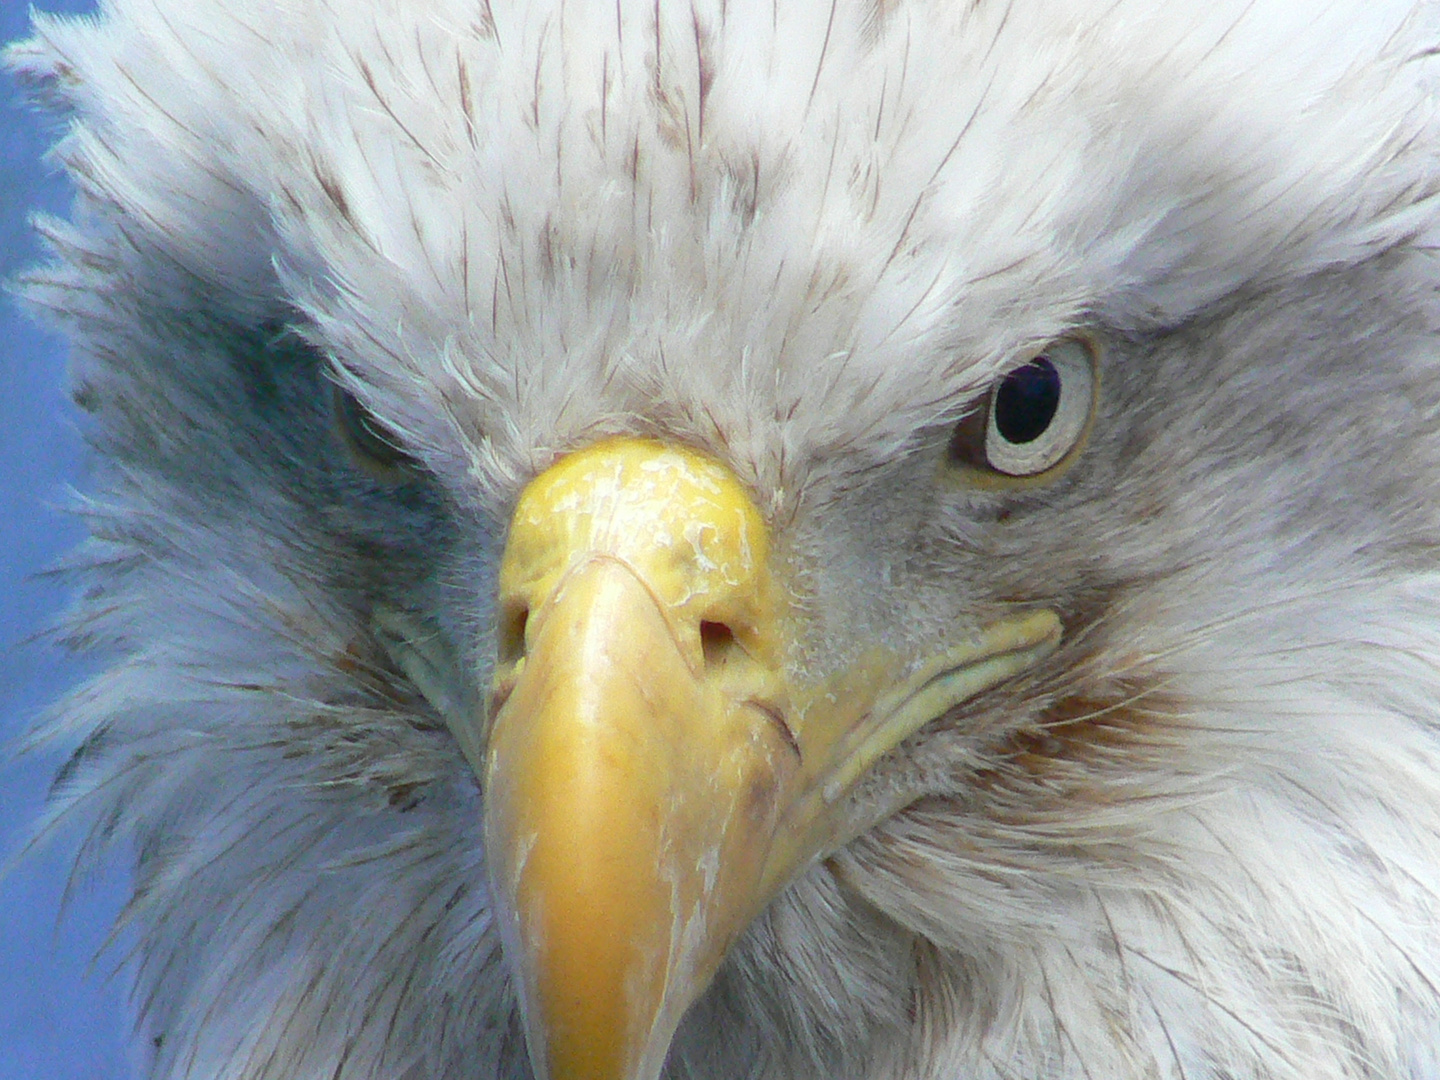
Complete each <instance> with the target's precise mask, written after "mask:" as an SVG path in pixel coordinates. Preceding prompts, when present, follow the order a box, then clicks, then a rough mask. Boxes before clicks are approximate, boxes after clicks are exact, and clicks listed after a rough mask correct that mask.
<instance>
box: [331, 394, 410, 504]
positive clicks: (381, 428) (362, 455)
mask: <svg viewBox="0 0 1440 1080" xmlns="http://www.w3.org/2000/svg"><path fill="white" fill-rule="evenodd" d="M330 401H331V409H330V412H331V417H332V426H333V427H334V428H335V431H336V433H337V435H338V437H339V439H340V441H341V442H342V443H343V444H344V446H345V449H346V451H347V452H348V453H349V456H350V459H351V460H352V461H353V462H354V463H355V464H356V465H357V466H359V467H360V468H361V469H362V470H364V471H365V472H366V473H368V474H369V475H370V476H372V477H373V478H375V479H377V480H380V481H381V482H383V483H387V484H396V483H403V482H405V481H406V480H410V479H413V477H414V475H415V472H416V470H417V469H418V468H419V463H418V462H417V461H416V460H415V457H414V455H412V454H411V453H410V452H409V451H408V450H406V449H405V445H404V443H403V441H402V440H401V439H400V437H399V436H397V435H396V434H395V433H394V432H392V431H391V430H390V429H389V428H387V427H386V426H385V425H384V424H383V423H381V421H379V420H378V419H376V417H375V415H374V413H372V412H371V411H370V410H369V409H368V408H366V407H365V404H364V402H362V401H361V400H360V399H359V398H357V397H356V396H355V395H354V394H352V393H350V391H348V390H346V389H345V388H344V387H343V386H341V385H340V384H338V383H331V390H330Z"/></svg>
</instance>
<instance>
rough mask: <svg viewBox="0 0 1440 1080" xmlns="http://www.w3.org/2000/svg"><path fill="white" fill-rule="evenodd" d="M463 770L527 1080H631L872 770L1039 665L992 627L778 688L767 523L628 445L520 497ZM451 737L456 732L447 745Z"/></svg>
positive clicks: (1009, 626) (662, 455) (646, 448)
mask: <svg viewBox="0 0 1440 1080" xmlns="http://www.w3.org/2000/svg"><path fill="white" fill-rule="evenodd" d="M500 604H501V610H502V623H503V625H502V634H501V644H500V664H499V667H498V668H497V673H496V676H495V684H494V687H493V690H492V713H491V718H490V726H489V730H488V733H480V732H471V733H466V735H467V736H468V737H464V738H462V739H461V742H462V745H464V746H466V749H467V753H469V754H470V755H471V756H472V760H473V759H474V758H475V757H478V756H479V753H480V747H481V745H483V746H484V751H483V762H482V761H475V764H476V766H477V771H480V772H481V776H482V785H483V789H484V798H485V840H486V852H487V859H488V863H489V874H490V881H491V887H492V891H493V897H494V903H495V908H496V911H497V914H498V917H499V919H500V924H501V934H502V939H503V942H504V948H505V951H506V954H507V959H508V961H509V963H510V966H511V970H512V972H513V973H514V975H515V978H516V985H517V988H518V992H519V998H520V1002H521V1008H522V1011H523V1014H524V1019H525V1029H526V1038H527V1040H528V1043H529V1048H530V1054H531V1059H532V1062H533V1064H534V1067H535V1072H536V1074H537V1076H539V1077H540V1078H541V1080H546V1078H549V1080H654V1078H655V1077H657V1076H658V1075H659V1073H660V1070H661V1068H662V1066H663V1065H664V1060H665V1054H666V1052H667V1050H668V1048H669V1044H670V1041H671V1038H672V1037H673V1035H674V1032H675V1029H676V1026H677V1025H678V1024H679V1022H680V1019H681V1017H682V1016H683V1015H684V1013H685V1010H686V1009H687V1008H688V1007H689V1006H690V1005H691V1004H692V1003H693V1001H694V1000H695V998H696V997H698V995H699V994H700V993H701V992H703V990H704V989H705V987H706V986H707V985H708V983H709V981H710V979H711V978H712V976H713V975H714V973H715V971H716V969H717V968H718V967H719V965H720V963H721V961H722V960H723V959H724V956H725V953H726V951H727V950H728V948H729V947H730V944H731V943H732V942H733V941H734V939H735V938H736V937H737V936H738V935H739V934H740V933H741V932H742V931H743V930H744V929H745V927H746V926H747V925H748V924H749V923H750V921H751V920H752V919H753V918H754V917H755V916H756V915H757V914H759V912H760V911H761V910H762V909H763V908H764V907H765V905H766V904H767V903H768V902H769V901H770V899H771V898H772V897H773V896H774V895H775V893H776V892H777V891H778V890H779V889H781V888H782V887H784V885H785V884H787V883H788V882H789V881H791V880H793V878H794V877H795V876H796V875H797V874H799V873H800V872H802V871H803V870H804V869H805V868H806V867H807V866H808V865H810V863H811V862H813V861H814V860H815V859H817V858H819V857H821V856H823V855H824V854H826V853H828V852H830V851H833V850H835V848H837V847H839V846H840V845H842V844H844V843H846V842H848V840H849V839H851V838H852V837H853V836H854V835H855V834H856V832H857V831H858V830H859V829H862V828H864V827H866V826H867V825H868V824H869V823H870V822H871V821H873V820H874V819H873V815H872V817H871V818H870V820H869V821H861V822H857V821H855V820H850V819H848V818H847V817H846V814H845V802H844V796H845V795H847V794H848V793H849V792H850V790H851V789H852V788H853V786H854V784H855V782H856V781H857V780H858V779H860V777H861V776H863V775H864V773H865V772H866V770H867V769H868V768H869V767H870V765H871V764H873V763H874V762H875V761H876V760H878V759H879V758H880V757H881V756H882V755H883V754H884V753H886V752H887V751H888V750H890V749H891V748H893V747H894V746H895V745H896V744H897V743H898V742H899V741H901V740H902V739H904V738H905V737H907V736H908V735H910V734H912V733H913V732H914V731H915V730H917V729H918V728H919V727H920V726H922V725H923V724H924V723H926V722H928V721H929V720H930V719H933V718H934V717H935V716H937V715H939V714H940V713H942V712H944V711H945V710H946V709H948V708H950V707H951V706H952V705H953V704H955V703H957V702H958V701H961V700H964V699H965V698H967V697H969V696H972V695H973V694H975V693H976V692H978V691H979V690H981V689H984V688H985V687H987V686H989V685H992V684H993V683H995V682H996V681H998V680H999V679H1002V678H1005V677H1007V676H1009V675H1011V674H1013V673H1014V672H1016V671H1018V670H1021V669H1022V668H1024V667H1025V666H1027V665H1028V664H1031V663H1033V662H1034V661H1035V660H1036V659H1037V658H1039V657H1040V656H1042V655H1044V654H1045V653H1046V652H1048V651H1049V649H1050V648H1052V647H1053V645H1054V643H1055V641H1056V640H1057V638H1058V634H1059V624H1058V621H1057V620H1056V618H1055V616H1054V615H1053V614H1051V613H1049V612H1043V611H1042V612H1032V613H1029V614H1026V615H1023V616H1017V617H1014V618H1010V619H1005V620H1002V621H1000V622H997V623H995V624H992V625H991V626H990V627H989V628H987V629H986V630H985V631H983V632H982V633H981V634H979V635H978V636H977V637H976V638H975V639H974V640H971V641H967V642H966V643H965V644H963V645H962V646H960V647H959V648H957V649H952V650H949V651H947V652H946V653H944V654H943V655H941V656H938V657H934V658H932V659H931V660H930V661H929V662H927V663H925V664H922V665H920V666H919V667H918V669H917V668H916V667H915V665H913V664H909V665H907V664H904V663H902V662H901V661H900V659H899V658H896V657H894V656H889V655H885V654H883V653H880V652H879V651H877V652H875V653H874V654H873V655H871V656H868V657H867V658H866V659H865V660H864V661H863V662H861V663H859V664H857V665H854V666H853V667H852V668H851V669H850V670H849V671H847V672H846V673H845V674H844V675H843V676H841V677H839V678H838V679H831V680H829V681H828V682H826V683H823V684H819V683H816V684H807V685H801V684H798V683H797V682H796V680H794V679H792V678H790V677H789V676H788V675H787V671H786V655H787V645H788V640H787V638H788V635H787V632H786V625H787V617H788V613H787V610H786V605H785V596H784V594H783V593H782V592H781V591H780V590H779V589H777V587H776V584H775V583H774V581H773V580H772V577H771V567H770V561H769V551H768V533H767V529H766V527H765V523H764V521H763V519H762V518H761V516H760V514H759V513H758V511H757V510H756V509H755V506H754V504H753V502H752V501H751V499H750V498H749V496H748V495H747V493H746V492H745V490H744V488H743V487H742V486H741V485H740V484H739V482H738V481H737V480H736V479H735V478H734V476H733V475H731V474H730V473H729V472H728V470H726V469H724V468H723V467H721V466H720V465H718V464H716V463H715V462H713V461H710V460H708V459H706V458H703V457H701V456H699V455H698V454H695V453H692V452H689V451H686V450H681V449H675V448H668V447H664V446H661V445H659V444H655V443H650V442H644V441H639V440H615V441H611V442H607V443H602V444H600V445H598V446H595V447H592V448H590V449H588V450H585V451H582V452H580V453H577V454H574V455H572V456H571V457H569V458H566V459H564V460H563V461H561V462H560V463H558V464H557V465H555V466H554V467H552V468H551V469H550V470H549V471H547V472H546V473H544V474H543V475H541V476H540V477H539V478H537V479H536V480H535V481H534V482H533V483H532V484H531V485H530V486H529V487H528V488H527V489H526V491H525V492H524V493H523V495H522V497H521V500H520V503H519V505H518V506H517V508H516V510H515V515H514V518H513V521H512V523H511V528H510V535H509V540H508V543H507V547H506V551H505V555H504V558H503V561H502V564H501V570H500ZM457 734H460V733H458V732H457Z"/></svg>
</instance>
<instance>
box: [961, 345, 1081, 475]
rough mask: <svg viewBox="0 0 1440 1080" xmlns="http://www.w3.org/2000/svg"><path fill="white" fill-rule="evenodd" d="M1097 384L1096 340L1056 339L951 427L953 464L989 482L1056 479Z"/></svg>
mask: <svg viewBox="0 0 1440 1080" xmlns="http://www.w3.org/2000/svg"><path fill="white" fill-rule="evenodd" d="M1099 384H1100V380H1099V372H1098V365H1097V357H1096V348H1095V346H1094V344H1093V342H1091V341H1089V340H1088V339H1081V338H1076V337H1065V338H1060V339H1059V340H1057V341H1055V342H1053V343H1051V344H1050V345H1048V346H1046V347H1045V348H1044V349H1043V350H1041V351H1040V352H1038V353H1036V354H1035V355H1033V356H1032V357H1031V358H1030V359H1029V360H1028V361H1027V362H1026V363H1024V364H1020V365H1018V366H1016V367H1013V368H1011V369H1010V370H1008V371H1006V372H1005V373H1004V374H1003V375H1001V376H1000V377H999V378H997V379H996V380H995V383H994V384H993V385H992V386H991V388H990V391H989V392H988V393H987V394H986V395H985V397H984V398H982V399H981V400H980V401H979V402H978V403H977V404H976V407H975V409H974V410H972V411H971V412H970V413H969V414H967V415H966V416H965V417H963V418H962V419H961V420H960V422H959V423H958V424H957V425H956V426H955V431H954V434H953V435H952V436H951V439H950V446H949V452H948V455H947V457H948V459H949V461H950V463H951V464H952V465H955V466H958V467H960V468H962V469H963V470H964V471H965V472H966V474H967V475H968V476H969V477H970V478H972V479H979V480H981V481H982V482H985V483H987V484H988V486H1002V487H1005V486H1013V485H1016V484H1025V483H1029V482H1034V481H1044V480H1049V479H1053V477H1054V476H1056V475H1058V474H1059V472H1061V471H1063V469H1064V467H1066V466H1067V465H1068V464H1069V463H1070V462H1071V461H1073V460H1074V458H1075V456H1076V455H1077V454H1078V452H1079V450H1080V449H1081V448H1082V447H1083V445H1084V443H1085V440H1086V436H1087V435H1088V434H1089V431H1090V425H1091V423H1092V422H1093V419H1094V415H1095V408H1096V404H1097V402H1098V401H1099Z"/></svg>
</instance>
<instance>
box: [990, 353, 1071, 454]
mask: <svg viewBox="0 0 1440 1080" xmlns="http://www.w3.org/2000/svg"><path fill="white" fill-rule="evenodd" d="M1059 406H1060V372H1058V371H1056V370H1055V365H1054V364H1052V363H1051V362H1050V361H1049V360H1047V359H1046V358H1045V357H1043V356H1041V357H1038V358H1037V359H1034V360H1031V361H1030V363H1028V364H1026V365H1025V366H1024V367H1022V368H1018V369H1016V370H1015V371H1012V372H1011V373H1010V374H1009V375H1006V376H1005V378H1004V380H1003V381H1002V382H1001V383H1000V389H999V390H997V391H995V406H994V408H995V428H996V430H998V431H999V432H1000V434H1001V435H1002V436H1004V438H1005V440H1006V441H1007V442H1012V443H1027V442H1033V441H1034V440H1035V439H1038V438H1039V437H1040V436H1041V435H1043V434H1045V429H1046V428H1048V427H1049V426H1050V421H1051V420H1054V419H1055V410H1056V409H1057V408H1058V407H1059Z"/></svg>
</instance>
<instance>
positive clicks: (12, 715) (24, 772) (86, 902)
mask: <svg viewBox="0 0 1440 1080" xmlns="http://www.w3.org/2000/svg"><path fill="white" fill-rule="evenodd" d="M37 6H39V7H41V8H43V9H45V10H49V11H88V10H91V9H92V8H93V3H92V2H89V0H40V3H39V4H38V5H37ZM28 22H29V17H28V6H27V4H26V3H24V2H23V0H0V42H3V41H9V40H12V39H14V38H16V37H21V36H24V34H25V32H26V27H27V25H28ZM54 132H55V127H54V124H53V122H52V121H49V120H47V119H46V118H45V117H42V116H41V115H40V114H38V113H36V112H35V111H33V110H32V109H30V108H28V107H27V106H25V104H24V103H23V100H22V98H21V96H20V94H19V93H18V91H17V89H16V87H15V85H14V84H13V83H12V82H11V81H10V80H9V79H8V78H5V77H3V76H0V277H3V278H7V279H8V278H10V277H11V276H13V275H14V274H15V273H16V271H18V270H19V269H21V268H22V267H24V266H25V265H27V264H28V263H31V262H33V261H34V260H35V259H36V258H37V257H38V255H39V254H40V252H39V249H38V246H37V244H36V242H35V239H34V237H33V235H32V234H31V233H30V229H29V226H28V224H27V218H28V216H29V214H30V213H31V212H33V211H34V210H37V209H41V210H48V211H51V212H57V213H63V212H64V211H65V208H66V206H67V204H68V201H69V193H68V192H67V190H66V187H65V185H64V182H63V180H62V179H61V178H60V177H58V176H57V175H56V174H55V171H54V169H53V168H49V167H46V166H45V165H44V164H43V163H42V161H41V156H42V155H43V153H44V150H45V148H46V146H47V145H48V143H49V142H50V141H51V139H52V136H53V134H54ZM64 381H65V379H64V348H63V345H62V343H61V342H60V341H59V339H57V338H56V337H55V336H54V335H53V334H51V333H48V332H46V331H44V330H42V329H41V328H40V327H38V326H36V325H35V324H34V323H33V322H31V321H30V320H29V319H28V318H27V317H26V316H25V315H24V314H23V313H22V312H21V311H20V310H19V308H18V306H17V304H16V302H15V300H14V299H13V298H12V297H10V296H3V297H0V740H3V741H5V742H6V743H9V742H12V741H13V740H14V739H15V738H16V737H17V736H19V735H20V734H22V733H23V732H24V731H25V730H26V729H27V728H28V727H29V726H30V725H31V724H32V723H33V722H34V718H35V716H36V714H37V712H38V711H39V710H40V709H41V708H42V707H43V706H44V705H45V703H46V702H48V701H51V700H53V699H54V698H55V696H56V695H57V694H58V693H59V691H60V690H62V689H63V688H64V687H67V686H70V685H73V684H74V683H75V682H76V681H77V680H78V679H79V678H81V677H82V676H83V673H84V672H83V668H82V666H81V665H80V664H77V663H76V662H75V661H73V660H69V659H67V658H66V657H64V656H63V655H62V654H60V653H59V652H58V650H56V649H54V648H53V647H50V646H48V645H45V644H43V643H32V642H27V638H29V637H31V636H32V635H34V634H35V633H36V631H37V630H38V629H39V628H41V627H42V626H43V625H44V624H45V622H46V621H47V620H48V619H50V618H52V617H53V616H54V615H55V614H57V613H58V612H59V611H61V610H62V609H63V607H64V604H65V599H66V590H65V588H64V586H62V585H60V584H58V583H55V582H52V581H48V580H45V579H42V578H37V577H36V575H37V573H38V572H40V571H42V570H44V569H45V567H47V566H48V565H51V564H53V563H54V561H55V560H56V559H57V558H58V557H59V556H60V555H61V554H62V553H63V552H64V551H65V550H66V549H68V548H69V547H70V546H72V545H73V544H74V543H75V542H76V541H77V540H78V539H79V536H80V529H79V526H78V524H77V523H76V522H75V521H74V520H73V519H71V518H70V517H68V516H67V515H66V514H65V513H64V511H63V507H64V505H65V503H66V500H67V491H68V490H69V489H70V488H71V487H73V486H83V471H84V467H83V461H84V454H83V452H82V448H81V439H80V435H79V432H78V429H77V420H76V417H75V415H74V413H73V412H72V410H71V409H70V408H69V406H68V403H67V401H66V398H65V392H64ZM60 759H61V755H60V754H59V753H51V754H48V755H34V756H30V757H25V758H22V759H20V760H18V761H16V760H13V755H12V754H10V753H8V752H7V753H4V755H3V758H0V865H3V864H5V863H7V862H10V861H12V860H13V859H14V857H15V855H16V853H17V852H19V851H20V849H21V848H22V847H23V845H24V838H25V828H26V826H27V824H28V823H30V822H32V821H33V820H34V819H35V817H36V815H37V813H38V812H39V809H40V806H41V804H42V802H43V799H44V793H45V788H46V785H47V783H48V782H49V778H50V776H51V774H52V773H53V772H54V770H55V767H56V765H57V764H58V763H59V761H60ZM73 844H74V837H73V836H69V837H61V838H60V840H59V841H58V842H57V843H55V844H53V845H51V846H50V848H49V849H47V850H44V851H42V852H40V853H38V854H30V855H27V856H26V857H25V858H23V859H21V860H19V861H18V863H17V864H16V865H15V866H14V867H13V868H11V869H9V871H8V872H7V873H5V874H4V876H3V877H0V1080H12V1078H13V1080H71V1078H75V1080H128V1078H129V1077H131V1076H133V1075H135V1073H134V1071H133V1070H132V1069H131V1067H130V1054H131V1052H130V1050H129V1049H128V1038H127V1035H128V1032H129V1028H130V1022H129V1008H128V984H127V982H126V978H125V976H124V974H123V972H120V973H117V970H116V969H117V966H118V964H119V962H120V953H119V950H111V951H109V952H107V953H105V954H104V955H102V956H100V958H99V959H98V960H96V959H95V954H96V951H97V949H98V948H99V947H100V945H101V943H102V942H103V940H104V937H105V932H106V928H107V927H108V925H109V923H110V921H111V919H112V918H113V917H114V914H115V912H116V911H117V910H118V908H119V906H120V903H121V901H122V898H123V895H124V887H125V879H124V874H123V872H122V871H121V870H120V869H118V868H117V869H116V871H115V872H113V873H110V874H107V875H106V876H104V877H103V878H101V879H99V880H91V881H89V882H87V883H85V884H84V885H83V887H82V888H81V889H80V890H79V892H78V893H77V894H76V896H75V897H74V898H73V900H72V901H71V903H70V906H69V910H68V913H67V914H66V916H65V917H64V918H63V919H59V918H58V917H57V913H58V909H59V905H60V899H61V895H62V893H63V891H64V886H65V879H66V876H67V871H68V865H69V853H70V851H71V850H72V848H73Z"/></svg>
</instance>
